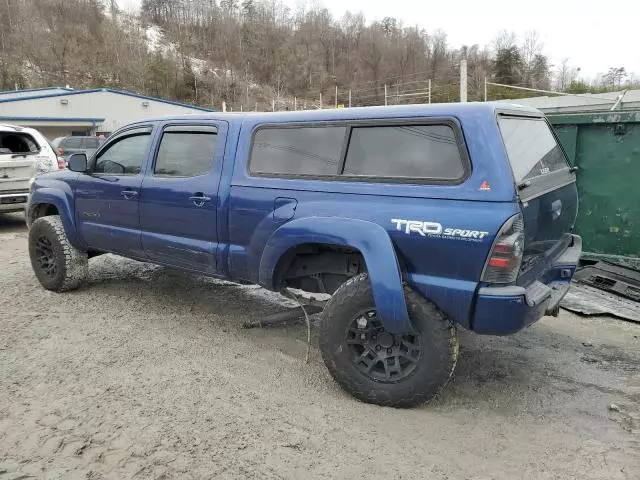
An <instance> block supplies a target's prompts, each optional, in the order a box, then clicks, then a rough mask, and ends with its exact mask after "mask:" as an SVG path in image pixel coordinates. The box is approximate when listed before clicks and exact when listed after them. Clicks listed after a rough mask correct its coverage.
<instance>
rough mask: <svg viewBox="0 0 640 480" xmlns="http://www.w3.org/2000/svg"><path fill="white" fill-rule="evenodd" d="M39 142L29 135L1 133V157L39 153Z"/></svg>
mask: <svg viewBox="0 0 640 480" xmlns="http://www.w3.org/2000/svg"><path fill="white" fill-rule="evenodd" d="M39 151H40V147H39V146H38V142H36V141H35V139H34V138H33V137H32V136H31V135H29V134H28V133H22V132H15V133H14V132H10V133H7V132H3V133H0V155H9V154H21V153H38V152H39Z"/></svg>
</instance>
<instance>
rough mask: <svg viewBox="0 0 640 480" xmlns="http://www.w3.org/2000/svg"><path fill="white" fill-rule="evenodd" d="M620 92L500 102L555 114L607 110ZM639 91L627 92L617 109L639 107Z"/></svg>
mask: <svg viewBox="0 0 640 480" xmlns="http://www.w3.org/2000/svg"><path fill="white" fill-rule="evenodd" d="M621 93H622V91H620V92H607V93H597V94H590V93H585V94H580V95H560V96H555V97H551V96H542V97H530V98H518V99H514V100H501V101H502V102H504V101H507V102H513V103H517V104H520V105H527V106H530V107H535V108H538V109H540V110H542V111H544V112H556V111H563V110H567V111H568V110H572V111H575V110H609V109H610V108H611V107H612V106H613V105H614V103H615V101H616V99H617V98H618V96H619V95H620V94H621ZM639 106H640V90H627V92H626V93H625V94H624V96H623V97H622V102H621V103H620V105H619V106H618V107H617V108H618V109H624V108H630V107H639Z"/></svg>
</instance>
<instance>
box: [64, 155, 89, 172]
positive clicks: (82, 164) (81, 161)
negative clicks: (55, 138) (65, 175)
mask: <svg viewBox="0 0 640 480" xmlns="http://www.w3.org/2000/svg"><path fill="white" fill-rule="evenodd" d="M67 163H68V165H69V170H71V171H72V172H86V171H87V163H88V162H87V156H86V155H85V154H84V153H74V154H73V155H69V159H68V160H67Z"/></svg>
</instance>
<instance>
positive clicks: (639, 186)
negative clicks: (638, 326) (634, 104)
mask: <svg viewBox="0 0 640 480" xmlns="http://www.w3.org/2000/svg"><path fill="white" fill-rule="evenodd" d="M548 118H549V121H550V122H551V124H552V125H553V126H554V128H555V130H556V132H557V134H558V137H559V138H560V141H561V143H562V145H563V147H564V149H565V151H566V152H567V155H568V156H569V159H570V160H571V161H572V162H573V163H574V164H575V165H577V166H578V168H579V170H578V172H577V175H578V177H577V178H578V181H577V185H578V193H579V195H580V208H579V212H578V219H577V222H576V232H577V233H578V234H580V235H581V236H582V238H583V250H584V251H585V257H586V258H594V259H601V258H603V259H609V260H613V261H616V262H618V263H623V264H628V265H630V266H634V267H636V268H638V267H640V110H622V111H604V112H602V111H600V112H580V113H578V112H575V113H562V114H549V115H548Z"/></svg>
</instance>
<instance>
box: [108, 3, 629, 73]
mask: <svg viewBox="0 0 640 480" xmlns="http://www.w3.org/2000/svg"><path fill="white" fill-rule="evenodd" d="M119 2H120V4H121V5H123V6H128V7H131V6H139V5H140V3H141V0H119ZM283 3H284V4H286V5H289V6H290V7H292V8H295V7H296V5H297V4H298V3H300V0H283ZM307 3H311V2H307ZM320 3H322V4H323V5H324V6H326V7H327V8H328V9H329V10H330V11H331V12H332V13H333V14H334V15H335V16H338V17H339V16H342V14H343V13H344V12H345V11H346V10H350V11H351V12H358V11H362V12H363V13H364V15H365V17H366V18H367V20H368V21H373V20H379V19H382V18H383V17H386V16H391V17H395V18H397V19H399V20H402V21H403V22H404V23H405V24H406V25H415V24H417V25H419V26H420V27H422V28H424V29H426V30H427V32H433V31H435V30H437V29H441V30H443V31H444V32H446V33H447V35H448V38H449V43H450V45H452V46H454V47H460V46H461V45H473V44H474V43H477V44H480V45H488V44H490V43H491V41H492V40H493V39H494V37H495V36H496V33H497V32H498V31H500V30H503V29H506V30H509V31H515V32H516V33H517V34H518V35H519V36H520V37H522V35H523V34H524V33H525V32H526V31H528V30H536V31H538V32H539V34H540V37H541V39H542V41H543V43H544V53H545V54H547V55H548V56H549V57H550V58H551V61H552V63H554V64H555V65H557V64H559V63H560V62H561V61H562V59H563V58H569V63H570V65H572V66H574V67H579V68H580V69H581V72H582V76H583V77H585V78H594V77H595V76H596V75H598V74H599V73H604V72H606V71H607V70H608V69H609V67H625V68H626V69H627V71H628V72H635V74H636V77H638V76H640V48H639V45H640V36H639V35H638V29H639V28H640V23H639V21H638V19H639V18H640V2H638V1H637V0H618V1H616V2H611V3H608V2H603V1H601V0H599V1H596V0H529V1H527V2H523V1H521V0H520V1H518V0H457V1H456V0H448V1H447V0H436V1H434V0H431V1H428V0H391V1H389V0H386V1H382V0H323V1H321V2H320Z"/></svg>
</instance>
